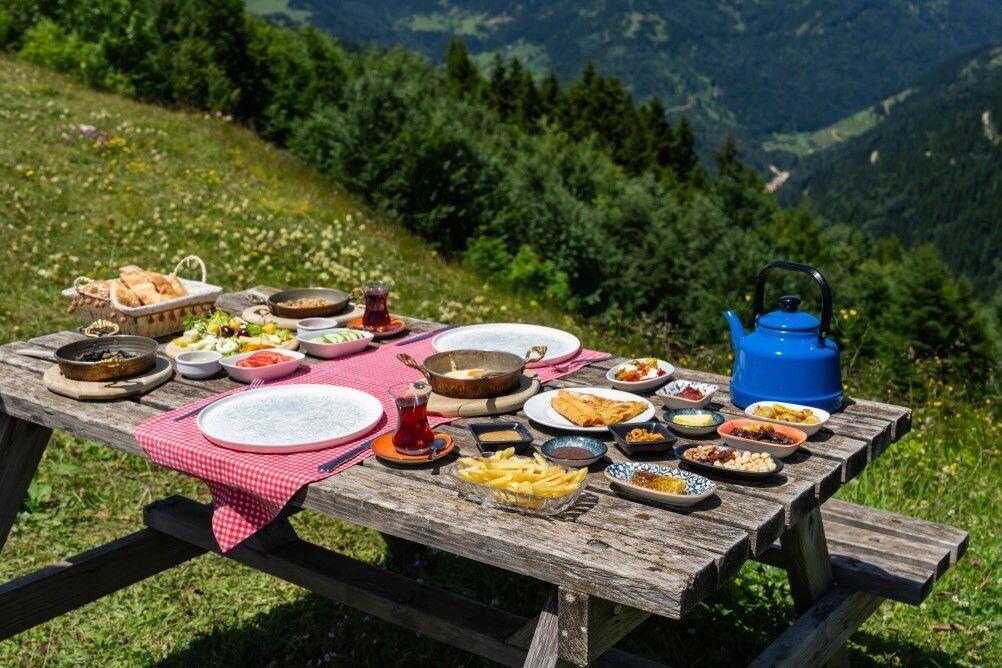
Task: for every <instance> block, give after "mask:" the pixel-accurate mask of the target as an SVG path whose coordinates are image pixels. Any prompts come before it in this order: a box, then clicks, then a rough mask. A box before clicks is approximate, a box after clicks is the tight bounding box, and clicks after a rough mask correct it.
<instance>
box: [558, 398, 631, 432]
mask: <svg viewBox="0 0 1002 668" xmlns="http://www.w3.org/2000/svg"><path fill="white" fill-rule="evenodd" d="M550 406H552V407H553V410H555V411H557V412H558V413H560V414H561V415H563V416H564V417H565V418H567V419H568V420H570V421H571V422H573V423H574V424H576V425H580V426H582V427H602V426H607V425H610V424H619V423H620V422H625V421H626V420H629V419H630V418H633V417H636V416H637V415H640V414H641V413H643V412H644V410H645V409H646V408H647V404H646V403H644V402H643V401H616V400H615V399H606V398H605V397H600V396H598V395H595V394H588V393H586V392H573V391H571V390H560V391H559V392H557V396H556V398H554V399H551V400H550Z"/></svg>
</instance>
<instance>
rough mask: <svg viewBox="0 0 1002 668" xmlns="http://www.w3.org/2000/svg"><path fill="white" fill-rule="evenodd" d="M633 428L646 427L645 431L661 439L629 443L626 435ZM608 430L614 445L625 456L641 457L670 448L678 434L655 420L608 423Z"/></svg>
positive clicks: (657, 453) (656, 453)
mask: <svg viewBox="0 0 1002 668" xmlns="http://www.w3.org/2000/svg"><path fill="white" fill-rule="evenodd" d="M634 429H646V430H647V431H650V432H654V433H655V434H660V435H661V436H662V437H663V440H660V441H650V442H648V443H629V442H627V440H626V435H627V434H628V433H630V431H632V430H634ZM609 431H610V432H611V433H612V438H613V440H614V441H615V442H616V447H617V448H619V449H620V450H622V451H623V454H624V455H626V456H627V457H641V456H644V455H659V454H661V453H662V452H667V451H669V450H671V448H672V446H673V445H674V444H675V441H677V440H678V436H676V435H675V434H673V433H671V432H670V431H668V429H667V428H666V427H665V426H664V425H663V424H661V423H660V422H657V421H656V420H648V421H647V422H630V423H628V424H614V425H609Z"/></svg>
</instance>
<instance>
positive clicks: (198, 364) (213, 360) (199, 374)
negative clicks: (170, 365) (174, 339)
mask: <svg viewBox="0 0 1002 668" xmlns="http://www.w3.org/2000/svg"><path fill="white" fill-rule="evenodd" d="M221 359H223V356H222V354H221V353H217V352H216V351H215V350H190V351H188V352H186V353H181V354H180V355H178V356H177V359H175V360H174V361H175V362H176V363H177V371H178V373H180V374H181V375H182V376H184V377H185V378H194V379H201V378H208V377H209V376H212V375H215V374H216V373H218V372H219V369H220V368H221V365H220V363H219V360H221Z"/></svg>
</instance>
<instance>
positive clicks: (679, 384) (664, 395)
mask: <svg viewBox="0 0 1002 668" xmlns="http://www.w3.org/2000/svg"><path fill="white" fill-rule="evenodd" d="M687 387H694V388H696V389H697V390H699V391H700V392H702V393H703V398H702V399H700V400H699V401H691V400H689V399H683V398H681V397H676V396H674V395H676V394H678V393H679V392H681V391H682V390H684V389H685V388H687ZM718 389H719V388H718V387H717V386H716V385H713V384H711V383H697V382H696V381H694V380H673V381H672V382H670V383H668V384H667V385H665V386H664V387H662V388H661V389H660V390H658V392H657V394H656V395H654V396H656V397H657V398H658V399H660V400H661V403H662V404H664V407H665V408H706V405H707V404H708V403H710V401H712V400H713V395H714V394H716V392H717V390H718Z"/></svg>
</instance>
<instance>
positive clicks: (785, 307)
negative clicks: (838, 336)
mask: <svg viewBox="0 0 1002 668" xmlns="http://www.w3.org/2000/svg"><path fill="white" fill-rule="evenodd" d="M799 306H800V297H798V296H796V295H783V296H782V297H780V298H779V310H778V311H772V312H770V313H765V314H763V315H760V316H759V317H758V320H757V321H756V325H761V326H762V327H765V328H766V329H778V330H781V331H785V332H816V331H818V328H819V327H821V321H820V320H818V319H817V317H815V316H813V315H811V314H810V313H806V312H804V311H798V310H797V307H799Z"/></svg>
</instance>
